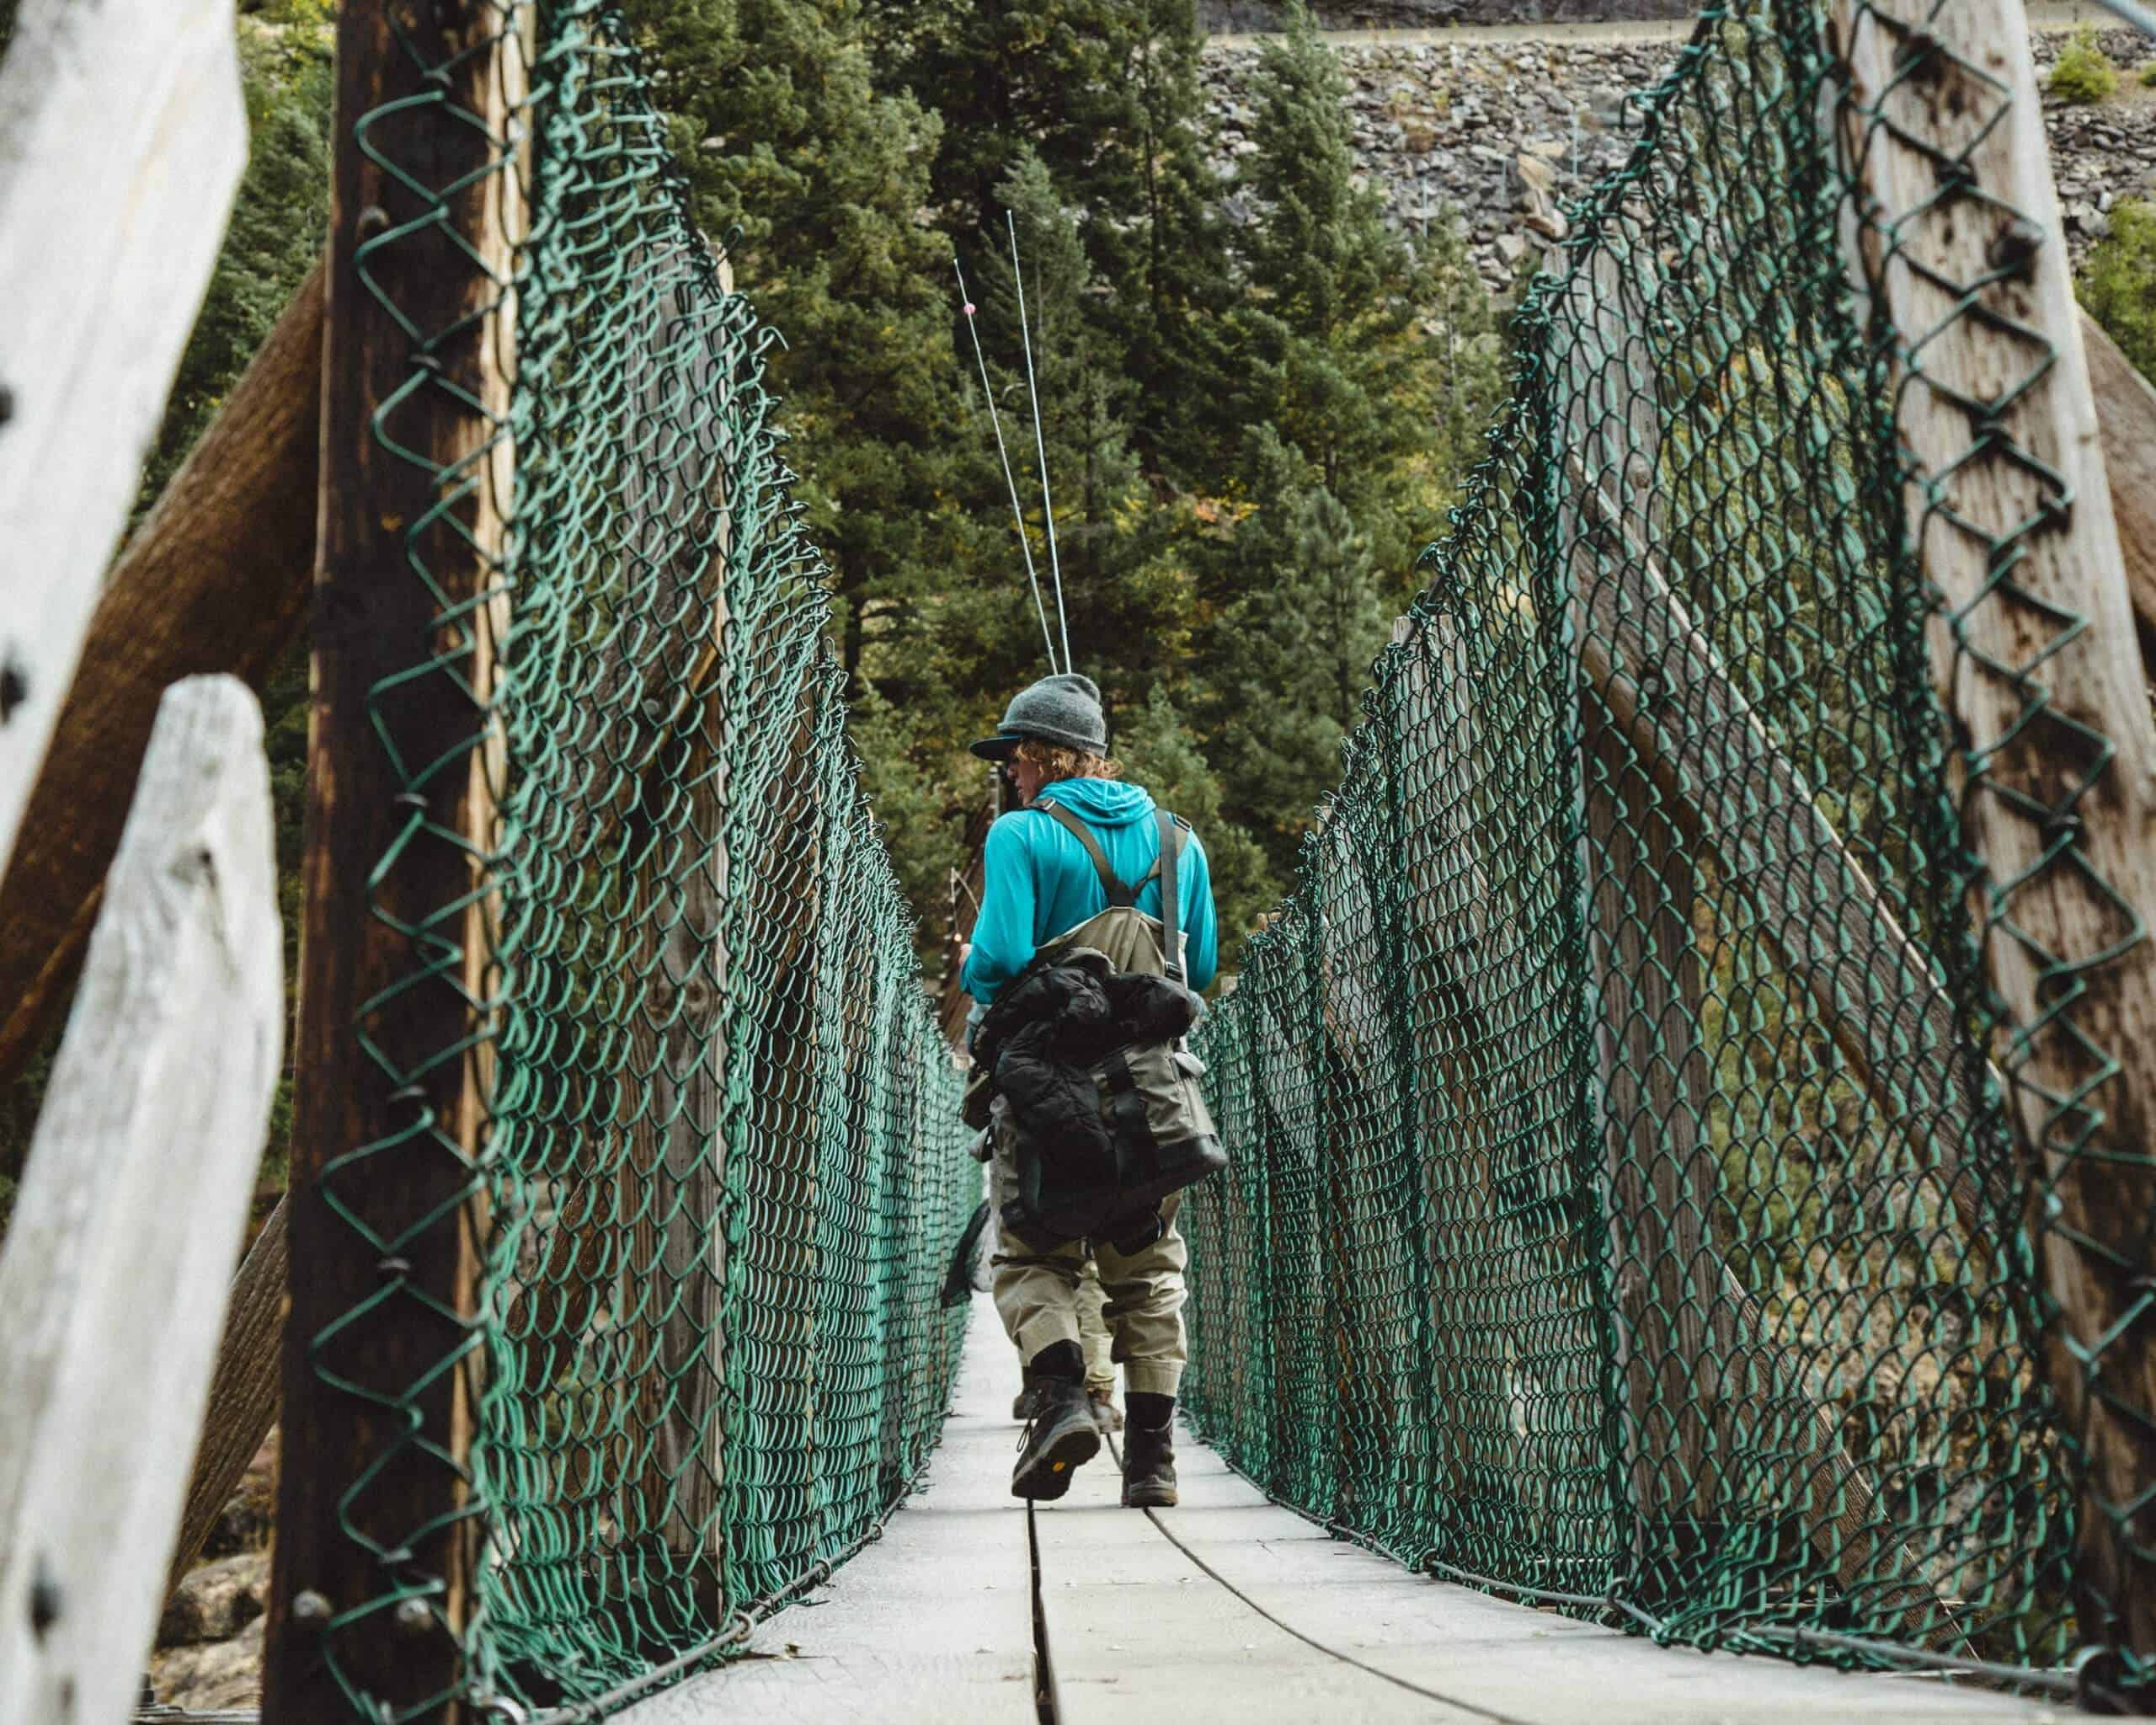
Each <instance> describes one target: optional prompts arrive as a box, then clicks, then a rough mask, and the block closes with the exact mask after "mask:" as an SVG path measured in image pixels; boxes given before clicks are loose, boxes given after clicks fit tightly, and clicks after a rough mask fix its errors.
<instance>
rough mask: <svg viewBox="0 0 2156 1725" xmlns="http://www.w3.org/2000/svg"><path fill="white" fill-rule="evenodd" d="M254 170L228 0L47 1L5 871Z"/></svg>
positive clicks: (7, 454)
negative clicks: (230, 216)
mask: <svg viewBox="0 0 2156 1725" xmlns="http://www.w3.org/2000/svg"><path fill="white" fill-rule="evenodd" d="M246 159H247V116H246V114H245V112H244V110H243V108H242V106H241V102H240V88H239V62H238V59H237V50H236V48H235V46H234V45H233V40H232V7H231V6H230V5H229V4H228V3H227V0H107V3H104V4H102V5H97V6H81V5H76V4H73V3H72V0H28V3H26V4H25V5H24V8H23V9H22V13H21V16H20V17H19V18H18V19H17V20H16V23H15V31H14V38H13V42H12V43H11V45H9V47H8V56H7V63H6V65H5V66H4V67H0V306H4V307H7V311H6V314H5V315H4V316H0V866H4V864H5V863H6V860H7V857H8V853H9V852H11V851H12V850H13V848H14V842H15V835H16V830H17V828H18V827H19V825H20V823H21V820H22V815H23V809H24V804H26V803H27V802H28V801H29V793H30V786H31V784H32V783H33V782H35V778H36V777H37V772H38V767H39V765H40V762H41V761H43V759H44V756H45V745H46V743H47V741H48V740H50V739H51V735H52V727H53V724H54V723H55V721H56V719H57V718H59V715H60V703H61V698H62V697H64V696H65V695H66V694H67V686H68V684H69V682H70V681H71V680H72V678H73V676H74V674H75V662H76V659H77V654H79V653H80V651H81V649H82V644H83V629H84V628H85V627H86V626H87V624H88V622H89V617H90V611H91V607H92V606H93V605H94V604H95V603H96V602H97V596H98V585H99V579H100V578H101V577H102V576H103V575H104V568H105V563H106V560H107V559H108V558H110V557H111V555H112V546H113V542H114V540H115V539H116V538H117V537H119V535H120V529H121V527H122V526H124V525H125V522H126V520H127V510H128V505H130V504H131V503H132V502H133V501H134V498H135V490H136V486H137V485H138V484H140V483H141V468H142V458H143V457H144V456H145V455H146V454H147V452H148V450H149V446H150V441H151V439H152V437H154V436H155V435H156V434H157V423H158V419H159V418H160V416H161V414H162V413H163V408H164V401H165V394H166V392H167V391H168V389H169V388H170V387H171V386H172V374H173V366H176V365H178V364H179V355H180V350H181V348H182V346H183V345H184V343H185V342H186V339H187V334H188V331H189V329H190V328H192V327H193V326H194V323H195V307H197V305H198V304H200V299H201V294H202V290H203V288H204V286H205V285H206V284H207V283H208V281H209V279H210V270H211V265H212V264H214V263H215V262H216V256H217V246H218V243H219V241H220V240H221V238H223V236H224V231H225V214H226V211H227V210H228V209H229V208H230V207H231V204H232V194H233V192H234V191H235V190H237V189H238V185H239V176H240V170H241V168H242V167H243V165H244V163H245V162H246Z"/></svg>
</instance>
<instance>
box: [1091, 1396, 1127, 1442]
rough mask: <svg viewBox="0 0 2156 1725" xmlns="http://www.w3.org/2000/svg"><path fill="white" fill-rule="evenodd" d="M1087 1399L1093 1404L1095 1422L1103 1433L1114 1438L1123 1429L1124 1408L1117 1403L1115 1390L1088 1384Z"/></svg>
mask: <svg viewBox="0 0 2156 1725" xmlns="http://www.w3.org/2000/svg"><path fill="white" fill-rule="evenodd" d="M1086 1400H1087V1401H1088V1402H1091V1403H1092V1404H1093V1423H1094V1424H1095V1425H1097V1426H1098V1427H1099V1428H1100V1429H1101V1435H1102V1437H1104V1438H1112V1437H1113V1436H1114V1435H1115V1434H1117V1433H1118V1432H1119V1431H1121V1430H1122V1429H1123V1410H1122V1409H1120V1408H1119V1407H1117V1406H1116V1405H1115V1391H1113V1390H1097V1389H1095V1388H1094V1387H1093V1386H1091V1384H1088V1385H1087V1386H1086Z"/></svg>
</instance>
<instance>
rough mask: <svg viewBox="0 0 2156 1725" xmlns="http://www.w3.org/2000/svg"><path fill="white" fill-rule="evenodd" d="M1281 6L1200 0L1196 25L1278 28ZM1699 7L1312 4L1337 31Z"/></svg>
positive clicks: (1531, 2) (1652, 2)
mask: <svg viewBox="0 0 2156 1725" xmlns="http://www.w3.org/2000/svg"><path fill="white" fill-rule="evenodd" d="M1698 9H1699V8H1697V7H1696V6H1694V5H1691V4H1689V0H1318V3H1317V4H1315V6H1313V7H1312V8H1311V10H1312V11H1313V12H1315V13H1316V14H1317V18H1318V21H1319V22H1320V23H1321V24H1323V25H1324V26H1325V28H1326V29H1334V30H1355V29H1426V28H1428V27H1429V26H1432V25H1435V24H1550V23H1553V22H1556V21H1557V20H1560V19H1563V20H1566V21H1571V20H1573V19H1641V18H1689V17H1690V16H1691V15H1692V14H1693V13H1694V12H1696V11H1697V10H1698ZM1282 11H1283V8H1282V7H1281V6H1280V5H1279V4H1278V0H1198V27H1199V28H1200V29H1205V30H1209V31H1211V30H1267V29H1278V27H1279V24H1280V14H1281V12H1282Z"/></svg>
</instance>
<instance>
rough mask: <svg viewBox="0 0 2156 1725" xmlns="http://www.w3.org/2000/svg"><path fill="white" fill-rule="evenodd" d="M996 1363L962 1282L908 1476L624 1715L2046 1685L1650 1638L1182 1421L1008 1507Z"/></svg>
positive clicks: (1787, 1711) (1973, 1702) (1816, 1709)
mask: <svg viewBox="0 0 2156 1725" xmlns="http://www.w3.org/2000/svg"><path fill="white" fill-rule="evenodd" d="M1016 1380H1017V1371H1016V1369H1015V1365H1014V1364H1013V1361H1012V1359H1011V1354H1010V1352H1009V1349H1008V1348H1007V1347H1006V1343H1005V1342H1004V1340H1003V1336H1002V1333H1001V1330H1000V1329H999V1328H998V1327H997V1325H996V1322H995V1316H994V1314H993V1312H992V1311H989V1310H988V1309H987V1308H986V1306H985V1302H979V1303H977V1305H976V1308H975V1311H974V1322H973V1323H972V1326H971V1328H970V1330H969V1333H968V1337H967V1342H966V1352H965V1359H964V1362H963V1366H962V1368H961V1371H960V1375H959V1382H958V1396H957V1400H956V1404H955V1407H954V1409H953V1413H952V1417H951V1418H950V1421H949V1423H947V1426H946V1427H945V1429H944V1434H943V1439H942V1445H941V1447H940V1448H939V1449H938V1450H937V1455H936V1457H935V1461H934V1464H933V1466H932V1468H931V1473H930V1477H929V1483H928V1487H927V1490H926V1492H925V1493H923V1494H922V1495H921V1496H920V1497H918V1498H915V1500H914V1501H913V1503H910V1505H909V1506H907V1507H906V1508H905V1509H904V1510H903V1511H901V1512H900V1513H899V1514H897V1515H895V1516H894V1517H893V1519H892V1520H891V1524H890V1526H889V1530H888V1531H887V1532H886V1533H885V1535H884V1537H883V1540H882V1541H879V1542H878V1544H876V1545H874V1546H871V1547H869V1548H868V1549H867V1551H864V1552H862V1554H861V1556H859V1557H857V1558H855V1559H854V1560H853V1561H852V1562H851V1563H848V1564H847V1565H846V1567H844V1568H842V1569H841V1570H840V1571H839V1573H837V1574H836V1575H835V1577H833V1578H832V1579H831V1581H830V1583H829V1584H828V1585H827V1586H826V1587H825V1589H823V1590H822V1591H821V1592H819V1593H818V1594H814V1595H812V1596H811V1597H810V1599H808V1600H805V1601H803V1603H802V1604H800V1605H796V1606H794V1607H793V1608H792V1609H790V1610H786V1611H783V1612H782V1613H780V1614H779V1615H778V1616H776V1617H774V1618H772V1619H771V1621H769V1622H767V1623H766V1624H764V1625H763V1626H761V1627H760V1629H759V1630H758V1631H757V1633H756V1636H755V1641H754V1642H753V1643H752V1653H751V1656H750V1657H749V1658H744V1659H741V1660H739V1661H737V1662H736V1663H734V1664H731V1665H728V1667H726V1668H725V1669H722V1670H718V1671H714V1672H711V1673H709V1674H706V1675H704V1676H702V1677H698V1678H696V1679H692V1680H690V1681H689V1682H687V1683H686V1684H683V1685H680V1686H679V1687H677V1688H675V1689H673V1690H668V1691H666V1692H665V1693H664V1694H661V1695H659V1696H654V1697H653V1698H651V1699H650V1700H648V1701H644V1702H643V1703H641V1704H639V1705H638V1706H634V1707H632V1708H630V1709H629V1710H628V1711H627V1712H625V1713H623V1714H622V1715H620V1716H618V1717H619V1718H620V1720H622V1721H623V1722H626V1725H720V1722H723V1721H728V1720H735V1719H755V1720H758V1721H767V1722H770V1725H1036V1722H1045V1725H1137V1722H1155V1721H1157V1722H1164V1725H1165V1722H1172V1725H1209V1722H1212V1721H1234V1722H1236V1725H1289V1722H1295V1725H1304V1722H1310V1721H1315V1720H1320V1719H1322V1720H1324V1721H1326V1722H1327V1725H1332V1722H1358V1725H1360V1722H1369V1725H1392V1722H1396V1721H1409V1720H1413V1721H1422V1722H1428V1725H1820V1722H1823V1721H1837V1722H1838V1721H1845V1720H1846V1721H1865V1722H1876V1725H1961V1722H1967V1725H1984V1722H1999V1725H2008V1722H2017V1721H2018V1722H2021V1725H2044V1722H2051V1721H2059V1722H2063V1720H2064V1719H2065V1717H2066V1716H2067V1714H2068V1712H2069V1711H2070V1709H2068V1708H2066V1707H2064V1706H2059V1705H2056V1704H2046V1703H2042V1702H2038V1701H2024V1700H2019V1699H2015V1698H2013V1697H2010V1696H2002V1695H1999V1694H1996V1693H1993V1692H1992V1691H1989V1690H1984V1689H1981V1688H1976V1687H1968V1686H1961V1685H1951V1684H1949V1683H1947V1682H1945V1681H1943V1680H1940V1679H1939V1678H1936V1677H1929V1676H1926V1677H1917V1676H1875V1675H1870V1674H1844V1673H1841V1672H1838V1671H1833V1670H1828V1669H1816V1668H1814V1669H1806V1668H1801V1667H1797V1666H1792V1665H1785V1664H1780V1662H1778V1661H1774V1660H1771V1659H1764V1658H1737V1657H1734V1656H1732V1655H1729V1654H1709V1653H1696V1652H1693V1651H1691V1650H1689V1649H1678V1648H1658V1647H1656V1646H1655V1645H1653V1644H1652V1642H1646V1641H1643V1640H1641V1639H1639V1638H1637V1637H1632V1636H1627V1635H1625V1634H1622V1633H1620V1632H1618V1631H1615V1630H1611V1629H1605V1628H1601V1627H1598V1626H1595V1625H1593V1624H1585V1623H1580V1622H1577V1621H1573V1620H1572V1619H1571V1618H1567V1617H1561V1616H1556V1615H1554V1614H1552V1613H1550V1612H1547V1611H1543V1610H1535V1609H1533V1608H1531V1607H1529V1606H1525V1605H1515V1604H1512V1603H1509V1602H1507V1601H1504V1600H1501V1599H1492V1598H1489V1597H1488V1596H1486V1595H1485V1594H1479V1593H1476V1592H1475V1591H1473V1590H1472V1589H1467V1588H1462V1587H1457V1586H1453V1585H1450V1584H1448V1583H1442V1582H1436V1581H1432V1580H1430V1579H1428V1578H1423V1577H1419V1576H1416V1575H1412V1574H1411V1573H1408V1572H1406V1570H1403V1569H1401V1567H1398V1566H1397V1565H1396V1564H1394V1563H1392V1562H1389V1561H1388V1560H1386V1559H1385V1558H1384V1557H1379V1556H1376V1555H1374V1553H1371V1552H1369V1551H1363V1550H1361V1549H1360V1548H1358V1547H1357V1546H1350V1545H1347V1544H1343V1543H1342V1542H1340V1541H1336V1540H1333V1539H1331V1538H1328V1537H1327V1536H1326V1535H1325V1533H1324V1532H1323V1531H1322V1530H1320V1529H1318V1528H1316V1527H1315V1526H1313V1525H1311V1524H1310V1523H1308V1522H1306V1521H1305V1520H1304V1519H1301V1518H1300V1517H1299V1516H1297V1515H1295V1514H1292V1513H1291V1512H1289V1511H1288V1510H1285V1509H1280V1508H1278V1506H1276V1505H1274V1504H1272V1503H1267V1501H1266V1499H1265V1498H1264V1496H1263V1495H1262V1493H1259V1492H1258V1491H1257V1489H1256V1488H1255V1487H1252V1486H1251V1485H1250V1484H1249V1483H1248V1482H1246V1481H1245V1480H1243V1479H1242V1478H1241V1477H1239V1476H1237V1475H1236V1474H1235V1473H1233V1472H1232V1471H1230V1470H1229V1468H1228V1467H1227V1466H1226V1465H1225V1463H1223V1462H1222V1461H1220V1459H1219V1456H1217V1455H1215V1454H1214V1452H1213V1451H1212V1450H1209V1449H1208V1448H1206V1447H1205V1446H1204V1445H1201V1444H1198V1443H1197V1442H1196V1441H1194V1440H1193V1439H1189V1438H1188V1437H1187V1436H1186V1438H1185V1439H1184V1441H1183V1442H1182V1445H1180V1446H1179V1448H1178V1452H1177V1470H1178V1472H1179V1473H1180V1475H1181V1477H1182V1506H1181V1507H1180V1508H1178V1509H1172V1510H1164V1511H1161V1512H1158V1513H1149V1514H1139V1513H1138V1512H1135V1511H1132V1510H1127V1509H1123V1508H1122V1507H1121V1506H1120V1505H1119V1503H1118V1501H1117V1477H1116V1471H1115V1468H1114V1465H1113V1459H1112V1457H1110V1456H1109V1455H1107V1454H1106V1453H1103V1455H1102V1456H1101V1457H1100V1458H1099V1460H1097V1461H1095V1462H1094V1463H1093V1464H1092V1465H1091V1466H1088V1467H1086V1468H1085V1469H1083V1470H1082V1471H1081V1472H1080V1473H1079V1475H1078V1477H1077V1480H1076V1482H1075V1484H1074V1485H1073V1487H1072V1489H1071V1493H1070V1496H1069V1497H1068V1498H1065V1500H1064V1501H1063V1502H1062V1503H1058V1504H1053V1505H1046V1506H1043V1508H1042V1509H1041V1510H1040V1511H1039V1513H1038V1514H1037V1515H1035V1516H1033V1518H1031V1521H1030V1525H1029V1520H1028V1518H1027V1515H1026V1514H1025V1513H1024V1511H1023V1509H1022V1507H1021V1506H1020V1505H1018V1504H1017V1503H1015V1502H1014V1501H1013V1500H1012V1499H1011V1498H1010V1496H1009V1495H1008V1489H1007V1486H1008V1480H1009V1477H1010V1464H1011V1457H1012V1455H1013V1454H1014V1451H1015V1449H1016V1445H1017V1427H1016V1426H1015V1425H1013V1423H1011V1417H1010V1413H1011V1394H1012V1391H1014V1389H1015V1387H1016Z"/></svg>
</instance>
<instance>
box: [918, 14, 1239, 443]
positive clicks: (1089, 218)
mask: <svg viewBox="0 0 2156 1725" xmlns="http://www.w3.org/2000/svg"><path fill="white" fill-rule="evenodd" d="M882 16H883V19H884V21H885V22H884V28H885V29H888V30H889V32H890V34H891V37H892V40H893V41H894V47H895V49H896V51H894V54H893V56H892V58H891V61H890V66H891V71H890V73H889V76H890V77H892V78H893V79H894V81H895V82H896V83H898V84H899V85H900V86H902V87H903V88H905V89H907V90H909V91H910V92H911V93H913V94H914V95H915V96H916V97H917V98H918V99H920V100H921V103H922V104H924V105H925V106H927V107H928V108H930V109H933V110H934V111H936V112H937V113H938V114H939V115H941V116H942V121H943V131H942V142H941V146H940V147H939V149H938V151H937V158H936V163H935V168H934V171H933V174H932V184H933V188H934V196H935V200H936V206H937V211H938V212H939V220H940V221H941V222H942V225H943V226H944V227H945V228H946V229H947V231H948V232H950V233H951V234H952V235H953V238H954V239H955V240H956V241H957V242H958V243H960V244H961V245H963V246H966V247H968V248H985V247H989V246H992V245H994V244H995V243H999V242H1000V240H1001V233H1002V222H1003V212H1004V209H1005V204H1004V201H1003V195H1002V189H1003V187H1004V184H1005V182H1006V179H1008V178H1009V177H1010V175H1011V174H1012V173H1014V172H1015V171H1017V168H1018V167H1019V165H1020V163H1022V162H1023V161H1024V160H1025V159H1026V158H1028V157H1030V158H1035V159H1037V160H1038V162H1039V163H1040V164H1041V166H1042V168H1043V169H1044V170H1045V171H1046V174H1047V177H1048V182H1049V184H1050V185H1051V186H1052V187H1053V188H1054V195H1055V196H1056V197H1057V198H1058V199H1059V200H1061V201H1062V203H1063V205H1064V206H1065V207H1066V208H1067V209H1069V210H1070V211H1074V212H1077V213H1076V218H1075V219H1076V220H1077V223H1078V230H1079V233H1080V237H1081V243H1082V244H1083V246H1084V248H1085V252H1086V257H1087V259H1088V261H1089V263H1090V264H1091V270H1092V273H1093V277H1094V280H1093V283H1092V286H1091V290H1090V291H1089V293H1088V296H1087V297H1086V301H1085V305H1084V311H1085V316H1086V318H1087V320H1088V321H1089V322H1091V323H1093V324H1095V325H1096V326H1097V327H1098V328H1100V329H1101V330H1102V333H1103V334H1106V335H1107V337H1108V338H1109V339H1111V340H1112V341H1113V343H1114V344H1115V345H1116V347H1117V348H1118V351H1119V366H1118V374H1117V375H1118V383H1119V386H1120V387H1121V389H1122V391H1123V393H1124V394H1125V395H1126V396H1127V398H1128V406H1127V409H1126V411H1125V412H1124V414H1123V417H1124V418H1125V419H1127V421H1128V423H1129V428H1130V433H1131V438H1132V447H1133V449H1134V452H1135V453H1136V454H1137V456H1138V457H1139V460H1140V462H1141V463H1142V464H1143V465H1144V466H1145V468H1146V469H1147V471H1148V472H1149V473H1153V472H1161V471H1171V472H1174V471H1179V470H1180V469H1181V467H1182V465H1183V463H1184V462H1185V461H1186V458H1187V457H1188V456H1189V455H1190V454H1191V452H1192V451H1193V443H1194V439H1193V431H1192V426H1191V422H1190V419H1189V416H1188V415H1187V413H1186V412H1185V411H1184V408H1185V404H1186V402H1187V398H1188V397H1187V393H1186V386H1187V383H1188V381H1189V377H1188V374H1189V373H1190V372H1191V371H1192V369H1193V366H1198V365H1200V364H1202V362H1203V353H1204V351H1205V349H1204V341H1203V329H1204V324H1205V322H1206V320H1207V319H1209V318H1211V317H1214V316H1215V315H1217V314H1218V313H1219V312H1220V311H1221V310H1222V309H1223V308H1224V306H1225V292H1226V289H1227V270H1226V259H1225V250H1224V239H1223V231H1224V230H1223V225H1222V223H1221V222H1220V221H1219V216H1218V213H1217V211H1215V210H1214V207H1213V197H1212V189H1213V181H1212V178H1211V174H1210V172H1209V169H1208V168H1207V165H1206V163H1205V159H1204V153H1203V149H1202V147H1201V142H1202V141H1201V134H1200V131H1199V120H1200V115H1201V113H1202V100H1201V96H1200V91H1199V87H1198V56H1199V54H1200V51H1202V49H1203V36H1202V35H1200V34H1199V32H1198V24H1197V8H1196V5H1195V0H882Z"/></svg>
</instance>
